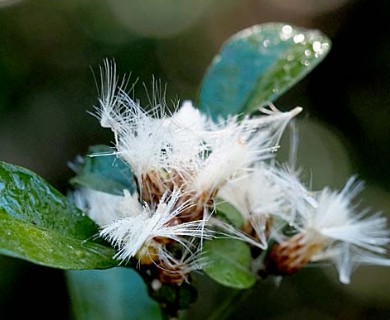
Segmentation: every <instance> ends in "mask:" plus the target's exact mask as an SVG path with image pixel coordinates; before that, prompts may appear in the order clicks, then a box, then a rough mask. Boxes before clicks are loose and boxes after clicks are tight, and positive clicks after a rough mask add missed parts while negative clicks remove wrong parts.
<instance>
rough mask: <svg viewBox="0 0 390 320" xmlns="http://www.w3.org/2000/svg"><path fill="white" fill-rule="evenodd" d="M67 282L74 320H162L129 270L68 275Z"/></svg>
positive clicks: (137, 279) (135, 273)
mask: <svg viewBox="0 0 390 320" xmlns="http://www.w3.org/2000/svg"><path fill="white" fill-rule="evenodd" d="M67 279H68V287H69V291H70V294H71V301H72V307H73V311H74V317H75V319H76V320H96V319H115V320H122V319H123V320H125V319H140V320H142V319H145V320H149V319H156V320H157V319H162V316H161V312H160V309H159V307H158V304H157V303H156V302H155V301H153V300H152V299H151V298H149V296H148V294H147V290H146V286H145V284H144V282H143V281H142V278H141V277H140V276H139V275H138V273H137V272H136V271H134V270H132V269H125V268H114V269H110V270H104V271H97V270H90V271H68V272H67Z"/></svg>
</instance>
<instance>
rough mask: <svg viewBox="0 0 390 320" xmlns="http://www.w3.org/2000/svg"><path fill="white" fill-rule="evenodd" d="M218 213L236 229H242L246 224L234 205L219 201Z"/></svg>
mask: <svg viewBox="0 0 390 320" xmlns="http://www.w3.org/2000/svg"><path fill="white" fill-rule="evenodd" d="M216 213H217V215H218V216H220V217H222V218H224V219H226V220H227V221H228V222H229V223H231V224H232V225H233V226H235V227H236V228H241V227H242V226H243V224H244V222H245V220H244V217H243V216H242V214H241V213H240V212H239V211H238V210H237V209H236V208H235V207H234V206H233V205H232V204H230V203H229V202H227V201H224V200H221V199H217V203H216Z"/></svg>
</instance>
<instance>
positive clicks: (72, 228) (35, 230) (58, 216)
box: [0, 162, 117, 269]
mask: <svg viewBox="0 0 390 320" xmlns="http://www.w3.org/2000/svg"><path fill="white" fill-rule="evenodd" d="M0 182H1V183H0V253H3V254H6V255H10V256H14V257H18V258H22V259H25V260H29V261H32V262H35V263H38V264H42V265H46V266H52V267H56V268H63V269H93V268H110V267H113V266H115V265H117V262H116V261H114V260H112V256H113V255H114V250H113V249H111V248H108V247H105V246H103V245H101V244H98V243H95V242H94V241H92V240H93V239H94V237H95V236H96V234H98V227H97V226H96V224H95V223H94V222H93V221H92V220H91V219H89V218H88V217H87V216H85V215H84V214H83V213H82V212H81V211H80V210H79V209H77V208H76V207H75V206H74V205H73V204H72V203H71V202H70V201H69V200H68V199H67V198H66V197H64V196H63V195H62V194H61V193H60V192H58V191H57V190H56V189H54V188H53V187H52V186H50V185H49V184H48V183H47V182H46V181H45V180H44V179H42V178H41V177H39V176H38V175H37V174H35V173H33V172H31V171H29V170H27V169H25V168H21V167H18V166H15V165H12V164H7V163H4V162H0Z"/></svg>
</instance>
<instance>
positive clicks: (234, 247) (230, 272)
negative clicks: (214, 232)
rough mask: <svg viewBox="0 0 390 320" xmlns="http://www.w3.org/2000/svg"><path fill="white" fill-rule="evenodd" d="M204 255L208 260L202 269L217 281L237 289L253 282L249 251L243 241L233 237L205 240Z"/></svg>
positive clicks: (247, 286)
mask: <svg viewBox="0 0 390 320" xmlns="http://www.w3.org/2000/svg"><path fill="white" fill-rule="evenodd" d="M204 255H205V257H206V259H207V260H208V261H210V263H209V264H207V265H206V266H205V268H204V271H205V272H206V274H207V275H208V276H209V277H211V278H212V279H214V280H215V281H217V282H218V283H220V284H223V285H225V286H228V287H233V288H237V289H246V288H250V287H251V286H253V285H254V284H255V282H256V278H255V276H254V275H253V274H252V273H251V270H250V267H251V252H250V249H249V247H248V246H247V245H246V244H245V243H244V242H242V241H239V240H235V239H216V240H212V241H207V242H206V243H205V245H204Z"/></svg>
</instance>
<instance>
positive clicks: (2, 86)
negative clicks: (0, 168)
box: [0, 0, 390, 320]
mask: <svg viewBox="0 0 390 320" xmlns="http://www.w3.org/2000/svg"><path fill="white" fill-rule="evenodd" d="M222 3H223V4H222ZM389 10H390V2H389V1H384V0H365V1H363V0H361V1H353V0H291V1H283V0H227V1H223V2H222V1H218V0H198V1H195V0H193V1H184V0H175V1H174V0H166V1H159V0H148V1H142V0H134V1H131V0H129V1H126V0H112V1H108V0H107V1H103V0H68V1H65V0H56V1H50V0H30V1H28V0H26V1H14V0H0V160H1V161H7V162H11V163H14V164H18V165H22V166H24V167H27V168H29V169H31V170H33V171H35V172H37V173H39V174H40V175H41V176H43V177H44V178H45V179H47V180H48V181H49V182H50V183H51V184H53V185H54V186H56V187H57V188H58V189H59V190H61V191H62V192H66V190H67V189H68V187H69V185H68V182H67V181H68V179H69V178H70V177H71V176H72V171H71V170H70V169H69V167H68V165H67V163H68V162H69V161H72V160H73V159H74V158H75V157H76V156H77V155H78V154H84V153H85V152H86V151H87V148H88V146H89V145H91V144H100V143H105V144H109V143H110V142H111V141H112V137H111V134H110V132H108V131H105V130H103V129H102V128H100V127H99V124H98V122H97V121H96V119H95V118H94V117H92V116H91V115H89V114H87V111H92V109H93V105H95V104H97V90H96V85H95V80H94V77H93V72H92V71H91V70H94V73H95V74H98V67H99V65H100V64H101V63H102V61H103V59H104V58H106V57H108V58H114V59H115V60H116V62H117V65H118V70H119V71H120V72H121V73H129V72H131V74H132V76H131V79H134V80H135V79H139V81H138V83H139V85H138V86H137V87H136V96H137V97H139V98H141V100H142V99H144V98H145V92H144V89H143V87H142V85H141V83H142V82H146V83H147V84H149V83H150V82H151V79H152V75H154V76H155V77H157V78H160V79H162V81H163V82H164V83H167V85H168V91H167V95H168V98H172V99H176V98H180V99H181V100H184V99H195V98H196V96H197V90H198V87H199V84H200V81H201V79H202V76H203V74H204V72H205V70H206V68H207V66H208V64H209V63H210V61H211V59H212V57H213V56H214V55H215V54H216V53H217V52H218V50H219V48H220V46H221V44H222V43H223V42H224V41H225V40H226V39H227V38H228V37H229V36H231V35H232V34H234V33H235V32H237V31H239V30H241V29H243V28H245V27H248V26H251V25H254V24H258V23H263V22H271V21H278V22H279V21H280V22H286V23H291V24H294V25H298V26H302V27H307V28H316V29H320V30H321V31H322V32H324V33H325V34H327V35H328V36H329V37H330V38H331V39H332V42H333V48H332V51H331V53H330V54H329V55H328V57H327V58H326V59H325V60H324V61H323V62H322V63H321V65H320V66H319V67H317V68H316V69H315V70H314V71H313V72H312V73H311V74H310V75H309V76H308V77H306V78H305V79H304V80H303V81H301V82H300V83H299V84H298V85H297V86H295V87H294V88H293V89H291V90H290V91H289V92H288V93H287V94H285V95H284V96H283V97H282V98H280V99H279V101H277V103H276V105H277V106H278V107H280V108H282V109H289V108H291V107H294V106H296V105H300V106H302V107H303V108H304V114H303V115H302V116H300V119H299V121H298V123H299V126H300V128H301V137H302V138H301V149H300V153H299V163H300V164H301V165H302V167H303V168H304V176H305V177H306V179H307V180H308V181H310V182H311V184H312V186H313V187H314V188H322V187H324V186H325V185H329V186H331V187H335V188H340V187H342V186H343V184H344V183H345V181H346V179H347V178H348V176H349V175H351V174H354V173H358V174H359V177H360V178H362V179H363V180H365V181H366V183H367V188H366V191H365V192H364V193H363V195H362V203H363V204H364V205H365V206H369V207H373V208H374V210H378V211H383V212H385V213H386V212H387V215H389V214H390V193H389V191H390V169H389V163H390V152H389V150H390V149H389V142H390V126H389V121H390V107H389V104H390V81H388V79H389V77H390V62H389V61H390V41H389V40H390V36H389V32H390V19H389V13H390V11H389ZM199 281H201V290H202V291H201V293H200V295H201V298H200V300H199V302H198V303H197V304H196V305H194V307H193V308H192V309H191V310H190V313H191V317H190V318H191V319H206V318H207V317H208V316H209V315H210V313H212V312H213V310H215V309H216V308H217V306H218V305H220V304H221V303H222V300H223V297H225V296H226V295H227V294H228V293H227V291H226V290H224V289H223V288H222V287H219V286H216V285H214V284H212V283H211V281H209V280H207V279H205V278H202V279H201V280H199ZM234 304H235V305H237V306H238V308H237V310H236V311H235V312H234V313H233V315H232V316H231V317H230V318H231V319H238V318H243V319H259V318H261V319H289V320H292V319H390V270H387V269H385V268H376V267H371V268H364V269H363V268H362V269H359V270H358V271H357V272H355V273H354V275H353V277H352V284H351V285H349V286H343V285H340V284H338V281H337V274H336V272H335V271H334V270H333V269H330V268H329V269H325V271H322V269H318V268H307V269H306V270H303V271H302V272H300V273H299V274H297V275H296V276H293V277H291V278H289V279H285V280H283V282H282V283H281V284H280V286H278V287H276V286H275V284H274V283H273V282H272V281H271V280H268V281H266V282H265V283H260V284H259V286H258V288H256V289H255V290H253V291H251V292H248V293H247V294H246V295H245V296H244V298H242V299H241V300H240V301H236V300H234ZM207 306H210V307H207ZM50 310H55V314H53V313H52V311H50ZM25 312H27V314H28V316H29V317H30V318H34V317H38V318H40V319H44V318H47V319H53V318H55V319H68V318H69V317H70V311H69V298H68V295H67V290H66V282H65V278H64V276H63V273H62V271H59V270H54V269H49V268H45V267H40V266H36V265H33V264H30V263H28V262H23V261H20V260H16V259H13V258H8V257H0V319H16V318H20V317H21V315H23V314H25Z"/></svg>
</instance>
